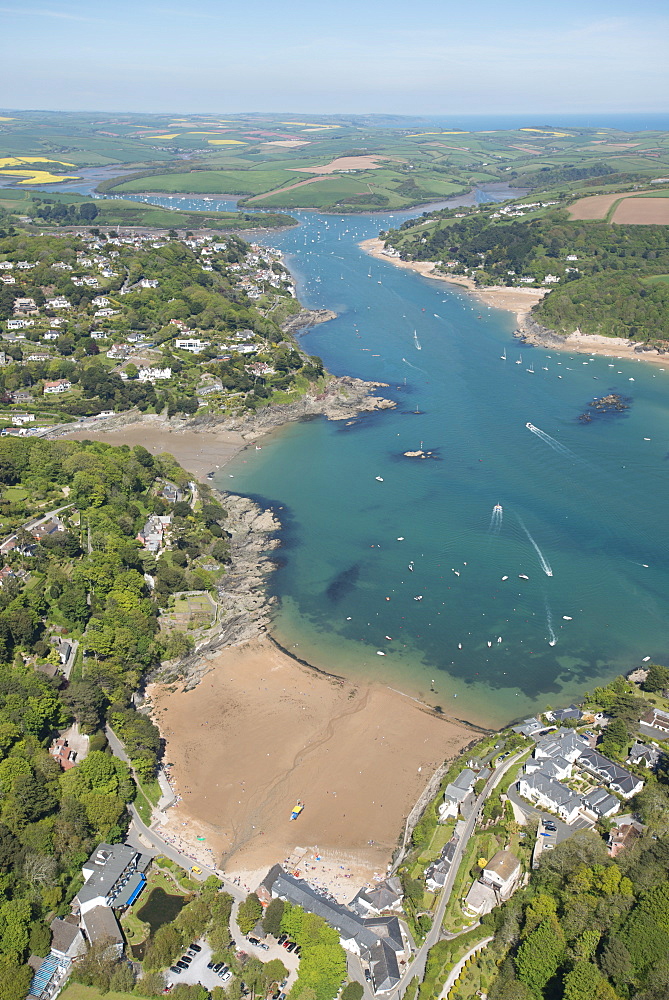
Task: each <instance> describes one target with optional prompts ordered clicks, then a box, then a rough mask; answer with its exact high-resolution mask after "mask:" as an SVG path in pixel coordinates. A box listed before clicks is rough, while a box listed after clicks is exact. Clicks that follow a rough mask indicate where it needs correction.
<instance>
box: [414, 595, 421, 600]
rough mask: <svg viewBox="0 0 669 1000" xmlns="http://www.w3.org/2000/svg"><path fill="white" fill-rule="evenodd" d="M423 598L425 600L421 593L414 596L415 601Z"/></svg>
mask: <svg viewBox="0 0 669 1000" xmlns="http://www.w3.org/2000/svg"><path fill="white" fill-rule="evenodd" d="M422 600H423V595H422V594H419V595H418V597H414V601H422Z"/></svg>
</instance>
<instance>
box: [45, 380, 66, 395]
mask: <svg viewBox="0 0 669 1000" xmlns="http://www.w3.org/2000/svg"><path fill="white" fill-rule="evenodd" d="M71 388H72V383H71V382H70V380H69V379H67V378H59V379H56V381H55V382H45V383H44V395H45V396H48V395H57V394H58V393H60V392H69V391H70V389H71Z"/></svg>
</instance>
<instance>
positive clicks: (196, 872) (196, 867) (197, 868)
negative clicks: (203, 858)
mask: <svg viewBox="0 0 669 1000" xmlns="http://www.w3.org/2000/svg"><path fill="white" fill-rule="evenodd" d="M190 870H191V872H192V873H193V875H201V874H202V869H201V868H200V866H199V865H191V866H190Z"/></svg>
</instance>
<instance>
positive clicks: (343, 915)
mask: <svg viewBox="0 0 669 1000" xmlns="http://www.w3.org/2000/svg"><path fill="white" fill-rule="evenodd" d="M257 894H258V897H259V899H260V900H261V902H269V900H270V899H276V898H278V899H283V900H284V901H287V902H289V903H292V904H293V905H294V906H300V907H302V909H303V910H306V912H307V913H315V914H316V915H317V916H319V917H321V918H322V919H323V920H324V921H325V922H326V923H327V924H329V926H330V927H334V929H335V930H336V931H337V932H338V934H339V940H340V941H341V944H342V947H343V948H345V949H346V950H347V951H350V952H352V953H353V954H354V955H359V956H360V957H361V958H362V959H363V960H364V961H366V962H368V963H369V966H370V972H371V976H372V983H373V986H374V992H375V993H385V992H387V991H388V990H392V989H394V988H395V987H396V986H397V985H398V983H399V982H400V978H401V977H400V972H399V965H398V956H402V955H404V954H405V953H406V952H407V951H408V948H409V945H408V944H407V942H405V938H404V935H403V933H402V927H401V925H400V922H399V920H398V919H397V917H396V916H389V917H371V918H369V917H361V916H360V915H359V914H357V913H355V912H354V911H353V910H352V909H350V908H349V907H347V906H342V904H341V903H337V902H335V901H334V900H332V899H330V898H329V897H327V896H324V895H322V894H321V893H319V892H317V890H316V889H314V888H313V886H311V885H309V883H308V882H306V881H305V880H304V879H299V878H295V876H293V875H289V874H288V873H287V872H285V871H284V869H283V868H282V867H281V865H274V867H273V868H271V869H270V870H269V872H268V873H267V875H266V876H265V878H264V879H263V881H262V882H261V883H260V886H259V887H258V889H257Z"/></svg>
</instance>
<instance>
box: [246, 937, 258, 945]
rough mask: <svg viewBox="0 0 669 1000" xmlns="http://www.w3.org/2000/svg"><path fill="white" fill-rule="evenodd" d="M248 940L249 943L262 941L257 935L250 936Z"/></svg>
mask: <svg viewBox="0 0 669 1000" xmlns="http://www.w3.org/2000/svg"><path fill="white" fill-rule="evenodd" d="M246 940H247V941H248V943H249V944H260V941H259V940H258V938H256V937H249V938H247V939H246Z"/></svg>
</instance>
